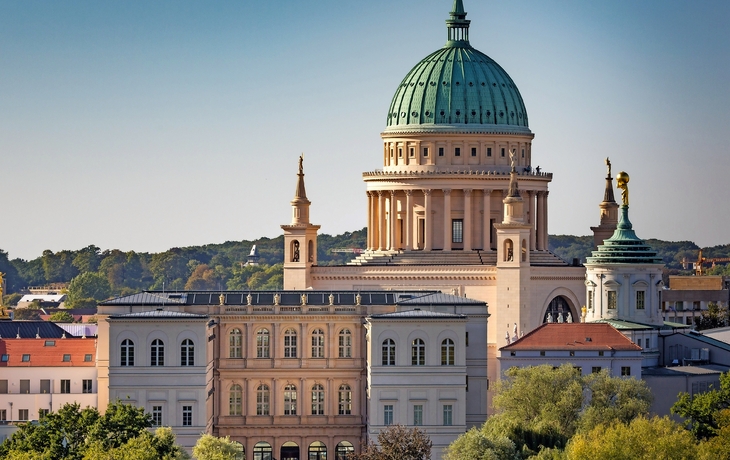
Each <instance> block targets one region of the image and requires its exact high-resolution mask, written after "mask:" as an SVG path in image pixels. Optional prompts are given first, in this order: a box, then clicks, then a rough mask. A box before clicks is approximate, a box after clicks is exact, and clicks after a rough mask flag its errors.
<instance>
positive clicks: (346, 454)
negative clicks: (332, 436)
mask: <svg viewBox="0 0 730 460" xmlns="http://www.w3.org/2000/svg"><path fill="white" fill-rule="evenodd" d="M354 454H355V447H354V446H353V445H352V443H351V442H349V441H342V442H340V443H339V444H337V450H336V451H335V460H348V459H349V458H350V457H351V455H354Z"/></svg>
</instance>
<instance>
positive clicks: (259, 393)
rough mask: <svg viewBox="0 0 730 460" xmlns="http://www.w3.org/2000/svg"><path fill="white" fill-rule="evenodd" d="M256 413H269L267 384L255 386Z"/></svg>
mask: <svg viewBox="0 0 730 460" xmlns="http://www.w3.org/2000/svg"><path fill="white" fill-rule="evenodd" d="M256 415H269V386H268V385H263V384H261V385H259V387H258V388H256Z"/></svg>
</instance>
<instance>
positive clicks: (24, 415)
mask: <svg viewBox="0 0 730 460" xmlns="http://www.w3.org/2000/svg"><path fill="white" fill-rule="evenodd" d="M18 420H20V421H21V422H27V421H28V409H18Z"/></svg>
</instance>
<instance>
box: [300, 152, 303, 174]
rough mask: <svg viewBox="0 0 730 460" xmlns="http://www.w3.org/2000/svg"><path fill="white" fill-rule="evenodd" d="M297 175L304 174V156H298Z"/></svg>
mask: <svg viewBox="0 0 730 460" xmlns="http://www.w3.org/2000/svg"><path fill="white" fill-rule="evenodd" d="M299 174H304V154H303V153H302V154H301V155H299Z"/></svg>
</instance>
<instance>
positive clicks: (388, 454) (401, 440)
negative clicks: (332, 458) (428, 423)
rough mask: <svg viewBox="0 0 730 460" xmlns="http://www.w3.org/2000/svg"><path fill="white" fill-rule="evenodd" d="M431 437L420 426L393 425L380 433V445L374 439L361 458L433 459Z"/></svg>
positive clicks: (377, 459)
mask: <svg viewBox="0 0 730 460" xmlns="http://www.w3.org/2000/svg"><path fill="white" fill-rule="evenodd" d="M431 445H432V443H431V439H429V437H428V435H426V433H425V432H424V431H421V430H419V429H418V428H413V429H411V428H407V427H404V426H402V425H391V426H389V427H387V428H386V429H384V430H382V431H381V432H380V433H378V445H376V444H375V443H373V442H372V441H371V442H370V443H369V444H368V445H367V446H366V447H365V449H364V450H363V452H362V453H361V454H360V455H359V456H356V457H355V458H358V459H359V460H431Z"/></svg>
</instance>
